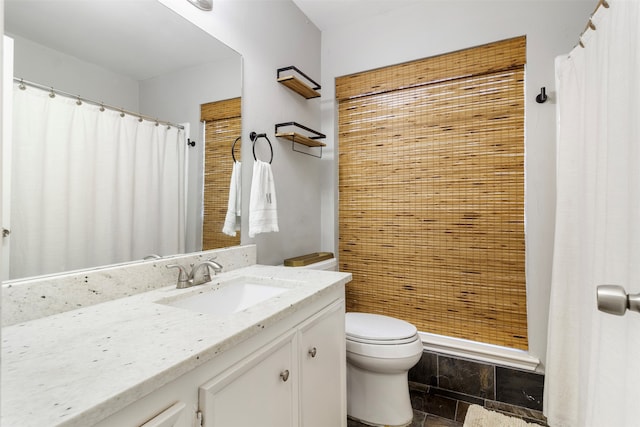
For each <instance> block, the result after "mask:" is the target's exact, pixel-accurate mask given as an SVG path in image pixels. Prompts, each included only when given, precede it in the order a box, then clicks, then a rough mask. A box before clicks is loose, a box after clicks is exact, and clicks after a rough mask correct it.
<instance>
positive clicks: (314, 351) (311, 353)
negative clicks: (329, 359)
mask: <svg viewBox="0 0 640 427" xmlns="http://www.w3.org/2000/svg"><path fill="white" fill-rule="evenodd" d="M317 352H318V351H317V350H316V348H315V347H313V348H312V349H310V350H309V356H311V357H316V353H317Z"/></svg>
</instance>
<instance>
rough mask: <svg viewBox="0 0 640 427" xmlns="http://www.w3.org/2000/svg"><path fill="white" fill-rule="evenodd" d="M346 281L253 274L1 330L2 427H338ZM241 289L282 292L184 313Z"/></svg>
mask: <svg viewBox="0 0 640 427" xmlns="http://www.w3.org/2000/svg"><path fill="white" fill-rule="evenodd" d="M350 279H351V276H350V274H346V273H338V272H326V271H315V270H305V269H295V268H287V267H273V266H260V265H253V266H249V267H245V268H240V269H237V270H234V271H230V272H227V273H222V274H220V275H217V276H215V277H214V279H213V280H212V282H210V283H208V284H204V285H201V286H196V287H193V288H188V289H176V287H175V284H173V285H172V286H167V287H163V288H159V289H156V290H152V291H147V292H143V293H140V294H137V295H132V296H129V297H125V298H119V299H116V300H112V301H108V302H104V303H101V304H97V305H93V306H90V307H86V308H82V309H79V310H72V311H67V312H65V313H60V314H56V315H52V316H48V317H45V318H41V319H35V320H31V321H27V322H23V323H19V324H16V325H13V326H9V327H6V328H3V331H2V334H3V335H2V340H3V348H2V425H7V426H9V425H11V426H23V427H27V426H54V425H60V426H89V425H97V426H101V427H104V426H118V427H123V426H145V427H151V426H153V427H191V426H199V425H202V426H207V427H212V426H223V427H231V426H255V425H261V426H278V427H284V426H328V425H331V426H341V425H345V424H346V388H345V384H346V382H345V375H346V374H345V370H346V365H345V360H346V358H345V337H344V286H345V283H347V282H348V281H349V280H350ZM247 285H253V286H256V287H258V288H260V287H264V288H265V289H266V290H268V289H267V288H282V289H284V291H282V292H277V293H275V294H270V293H269V292H267V294H265V295H266V296H264V295H262V296H259V297H258V298H257V300H252V298H253V297H251V296H249V297H248V298H249V299H248V300H247V299H246V298H245V297H242V298H241V299H243V298H244V299H243V301H244V302H242V303H240V305H238V306H235V307H236V308H235V309H234V308H231V306H232V304H234V302H232V301H231V300H230V299H229V300H225V305H226V311H227V312H226V313H223V311H225V310H220V311H217V312H206V311H207V310H206V309H203V308H202V307H198V306H197V304H196V305H193V304H191V305H189V303H184V304H186V305H185V306H180V305H181V304H183V303H181V302H180V301H183V302H184V301H187V300H189V299H192V300H195V301H197V300H199V299H200V297H207V298H208V297H210V296H211V295H214V294H216V293H219V295H226V294H224V293H223V292H221V291H222V290H223V289H224V288H225V286H245V287H246V286H247ZM238 289H239V288H238ZM253 295H254V296H255V295H257V294H255V293H254V294H253ZM225 298H231V297H225ZM234 298H235V297H234ZM184 304H183V305H184ZM243 304H244V305H243Z"/></svg>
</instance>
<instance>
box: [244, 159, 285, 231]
mask: <svg viewBox="0 0 640 427" xmlns="http://www.w3.org/2000/svg"><path fill="white" fill-rule="evenodd" d="M272 231H275V232H277V231H280V230H279V229H278V209H277V204H276V187H275V182H274V181H273V173H272V172H271V165H270V164H269V163H266V162H263V161H261V160H256V161H255V163H254V164H253V178H252V179H251V195H250V199H249V237H254V236H255V235H256V234H259V233H269V232H272Z"/></svg>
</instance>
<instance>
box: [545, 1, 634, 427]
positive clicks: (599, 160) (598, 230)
mask: <svg viewBox="0 0 640 427" xmlns="http://www.w3.org/2000/svg"><path fill="white" fill-rule="evenodd" d="M608 3H609V5H610V7H609V8H608V9H607V8H604V7H600V8H599V9H598V11H597V12H596V14H595V15H594V17H593V23H594V25H595V27H596V30H595V31H593V30H589V31H588V32H587V33H586V34H585V35H584V36H583V44H584V45H585V48H581V47H576V48H575V49H574V50H573V51H572V52H571V53H570V54H569V56H568V57H563V58H558V59H557V61H556V85H557V91H558V106H557V112H558V118H557V120H558V133H557V147H558V148H557V210H556V234H555V248H554V262H553V276H552V286H551V301H550V313H549V336H548V349H547V366H546V372H545V373H546V376H545V377H546V383H545V396H544V405H545V414H546V415H547V417H548V420H549V425H551V426H553V427H559V426H580V427H583V426H598V427H600V426H616V427H632V426H638V425H640V412H639V411H640V407H639V406H640V391H639V390H640V388H639V387H640V314H638V313H633V312H627V314H626V315H625V316H613V315H610V314H605V313H603V312H600V311H597V305H596V287H597V286H598V285H601V284H616V285H621V286H623V287H624V288H625V289H626V291H627V292H630V293H638V292H640V131H639V129H640V45H639V41H640V4H639V2H638V0H609V2H608Z"/></svg>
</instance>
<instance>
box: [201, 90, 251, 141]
mask: <svg viewBox="0 0 640 427" xmlns="http://www.w3.org/2000/svg"><path fill="white" fill-rule="evenodd" d="M241 100H242V98H232V99H225V100H224V101H216V102H209V103H207V104H202V105H201V106H200V121H201V122H212V121H216V120H223V119H232V118H238V117H240V116H241V115H242V113H241ZM238 136H240V134H238Z"/></svg>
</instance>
